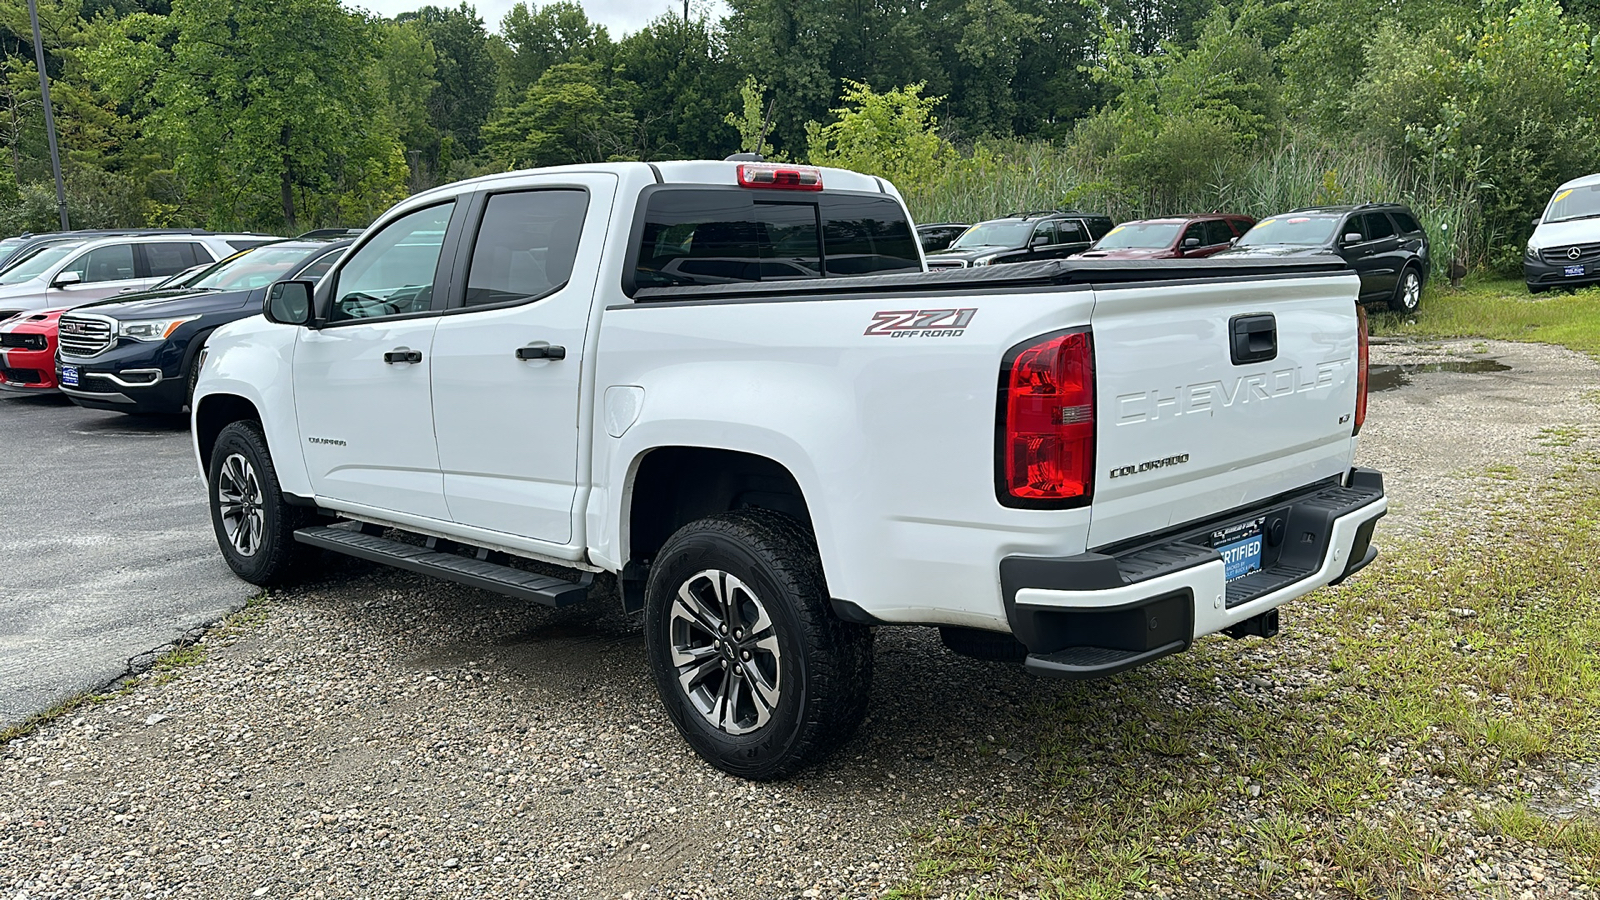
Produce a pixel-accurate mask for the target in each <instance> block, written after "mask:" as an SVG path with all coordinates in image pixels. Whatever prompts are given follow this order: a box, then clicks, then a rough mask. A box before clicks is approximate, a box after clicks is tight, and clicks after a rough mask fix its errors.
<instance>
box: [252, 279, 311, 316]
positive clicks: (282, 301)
mask: <svg viewBox="0 0 1600 900" xmlns="http://www.w3.org/2000/svg"><path fill="white" fill-rule="evenodd" d="M312 290H313V288H312V284H311V282H309V281H280V282H278V283H277V284H274V285H273V286H272V287H269V288H267V302H265V303H263V304H262V305H261V312H262V314H263V315H265V316H266V317H267V321H268V322H277V323H278V324H279V325H310V324H311V308H312V307H311V292H312Z"/></svg>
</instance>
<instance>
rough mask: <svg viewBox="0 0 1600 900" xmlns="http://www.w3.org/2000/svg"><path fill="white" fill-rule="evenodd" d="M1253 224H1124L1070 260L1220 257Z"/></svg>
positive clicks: (1186, 219)
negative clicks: (1218, 255)
mask: <svg viewBox="0 0 1600 900" xmlns="http://www.w3.org/2000/svg"><path fill="white" fill-rule="evenodd" d="M1255 223H1256V220H1255V219H1252V218H1250V217H1249V216H1228V215H1210V216H1169V217H1167V218H1164V219H1140V220H1139V221H1137V222H1123V223H1122V224H1121V225H1118V226H1117V227H1115V228H1113V229H1111V231H1110V233H1108V234H1107V235H1106V236H1105V237H1103V238H1101V239H1100V240H1098V241H1095V242H1094V246H1093V247H1090V248H1089V249H1087V250H1085V251H1083V252H1082V253H1079V254H1077V255H1076V256H1073V257H1071V259H1199V258H1200V257H1203V256H1210V255H1211V254H1213V253H1220V252H1222V251H1223V250H1226V249H1228V247H1229V246H1230V245H1232V244H1233V241H1234V239H1235V238H1237V237H1239V236H1240V235H1242V234H1244V233H1245V232H1246V231H1249V230H1250V226H1251V225H1254V224H1255Z"/></svg>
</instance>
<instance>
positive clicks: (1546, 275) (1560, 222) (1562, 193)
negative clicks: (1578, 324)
mask: <svg viewBox="0 0 1600 900" xmlns="http://www.w3.org/2000/svg"><path fill="white" fill-rule="evenodd" d="M1522 276H1523V278H1524V279H1525V280H1526V281H1527V282H1528V292H1529V293H1531V294H1537V293H1540V292H1541V291H1547V290H1549V289H1550V288H1553V287H1573V286H1576V285H1582V284H1594V283H1596V282H1600V173H1597V174H1594V175H1585V176H1583V177H1582V178H1575V179H1573V180H1572V181H1569V182H1567V183H1566V184H1563V185H1562V186H1561V187H1558V188H1556V192H1555V193H1554V194H1552V195H1551V196H1550V203H1549V204H1548V205H1547V206H1545V208H1544V215H1542V216H1540V217H1539V218H1537V219H1534V220H1533V237H1530V238H1528V249H1527V251H1526V252H1525V253H1524V254H1523V256H1522Z"/></svg>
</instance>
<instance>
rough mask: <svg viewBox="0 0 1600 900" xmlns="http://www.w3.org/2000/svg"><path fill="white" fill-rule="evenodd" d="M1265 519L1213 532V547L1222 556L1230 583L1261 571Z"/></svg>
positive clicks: (1252, 520) (1253, 520) (1241, 523)
mask: <svg viewBox="0 0 1600 900" xmlns="http://www.w3.org/2000/svg"><path fill="white" fill-rule="evenodd" d="M1265 521H1266V520H1265V519H1251V520H1249V521H1246V522H1240V523H1239V524H1237V525H1229V526H1228V527H1227V528H1220V529H1218V530H1216V531H1213V532H1211V546H1212V547H1213V548H1215V549H1216V551H1217V552H1218V553H1220V554H1221V555H1222V564H1223V565H1224V566H1226V567H1227V568H1226V573H1225V577H1226V578H1227V580H1229V581H1233V580H1234V579H1236V578H1243V577H1244V576H1246V575H1249V574H1250V573H1251V572H1259V571H1261V547H1262V538H1261V525H1262V523H1263V522H1265Z"/></svg>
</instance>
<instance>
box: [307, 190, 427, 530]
mask: <svg viewBox="0 0 1600 900" xmlns="http://www.w3.org/2000/svg"><path fill="white" fill-rule="evenodd" d="M454 206H455V203H454V202H445V203H441V204H437V205H434V206H428V207H424V208H422V209H419V210H415V211H412V212H410V213H407V214H405V215H402V216H400V217H399V218H398V219H395V220H393V221H391V222H390V223H389V224H387V225H385V226H383V227H382V228H380V229H379V230H378V231H377V232H376V233H375V234H373V236H372V237H371V239H369V240H367V241H365V242H363V243H362V244H360V245H359V246H357V247H356V248H355V249H354V250H353V251H352V252H351V254H350V255H349V256H347V257H346V258H345V259H344V260H343V261H342V262H343V264H342V265H341V266H340V267H339V268H338V269H337V270H335V271H334V272H333V273H331V274H330V275H329V276H327V280H328V281H329V282H330V284H329V294H328V297H327V301H326V302H327V307H326V309H324V310H323V318H324V321H323V324H322V327H320V328H316V329H310V328H303V329H300V337H299V338H298V340H299V343H298V345H297V346H296V347H295V355H294V395H295V407H296V410H297V412H298V414H299V422H300V437H301V444H300V447H301V450H302V452H303V453H304V454H305V460H306V468H307V470H308V471H309V472H310V475H311V484H312V487H313V489H314V490H315V491H316V494H317V496H318V497H319V498H328V499H332V500H342V501H345V502H348V503H354V504H359V505H361V506H364V507H371V508H373V509H379V510H396V511H400V512H404V513H409V514H411V515H417V516H426V517H428V518H433V519H439V520H441V521H449V518H450V517H449V514H448V512H447V510H446V509H445V505H444V489H443V483H442V479H441V478H440V475H439V452H438V448H437V447H436V446H435V444H434V439H433V407H432V405H431V404H430V402H429V383H428V373H429V370H430V369H431V368H432V366H433V365H434V363H433V332H434V328H435V327H436V326H437V325H438V324H439V318H438V316H437V315H436V314H435V312H436V309H435V307H436V306H442V299H441V300H440V301H439V302H436V301H435V298H434V286H435V284H436V283H438V282H439V281H440V270H441V268H443V267H442V266H441V265H440V261H441V257H442V256H443V253H442V249H443V246H444V243H445V236H446V231H447V227H448V225H449V222H450V219H451V214H452V211H453V208H454Z"/></svg>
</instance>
